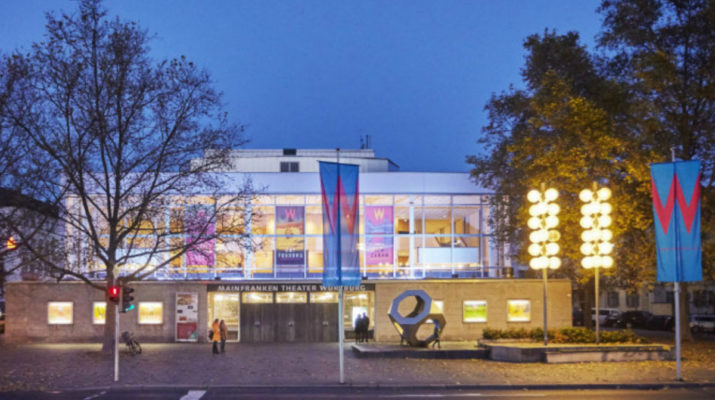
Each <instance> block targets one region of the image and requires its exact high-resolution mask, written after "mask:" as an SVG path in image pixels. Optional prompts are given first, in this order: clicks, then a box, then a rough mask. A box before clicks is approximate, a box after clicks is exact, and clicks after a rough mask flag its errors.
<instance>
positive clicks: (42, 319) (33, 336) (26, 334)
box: [5, 279, 571, 343]
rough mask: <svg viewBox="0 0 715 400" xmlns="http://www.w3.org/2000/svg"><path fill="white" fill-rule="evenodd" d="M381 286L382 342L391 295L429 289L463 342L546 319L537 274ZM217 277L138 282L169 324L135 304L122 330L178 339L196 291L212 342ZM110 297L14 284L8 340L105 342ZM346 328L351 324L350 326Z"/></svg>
mask: <svg viewBox="0 0 715 400" xmlns="http://www.w3.org/2000/svg"><path fill="white" fill-rule="evenodd" d="M369 283H371V284H372V283H374V285H375V296H374V310H373V311H374V314H373V315H374V316H375V318H374V320H373V322H374V337H375V339H376V340H378V341H387V342H390V341H399V340H400V337H399V336H398V334H397V331H396V330H395V328H394V326H393V325H392V323H391V322H390V320H389V318H388V316H387V312H388V310H389V308H390V305H391V304H392V300H393V299H394V298H395V297H397V296H398V295H400V294H401V293H402V292H403V291H405V290H408V289H422V290H425V291H426V292H427V294H428V295H430V296H431V297H432V298H433V299H434V300H438V301H442V302H443V304H444V316H445V318H446V321H447V322H446V325H445V328H444V331H443V333H442V340H445V341H457V340H459V341H462V340H477V339H479V338H481V334H482V330H483V329H484V328H485V327H487V326H488V327H491V328H499V329H504V328H512V327H513V328H520V327H523V328H527V329H530V328H535V327H541V326H542V324H543V311H542V310H543V292H542V288H543V287H542V281H541V280H531V279H493V280H466V279H459V280H457V279H454V280H419V281H417V280H415V281H407V280H400V281H369ZM215 284H216V282H214V281H162V282H156V281H149V282H132V283H131V285H130V286H131V287H132V288H134V289H135V292H134V293H133V296H134V298H135V301H134V303H135V304H138V303H139V302H140V301H141V302H145V301H151V302H161V303H163V321H162V323H161V324H158V325H139V324H138V311H137V310H136V309H135V310H133V311H130V312H129V313H126V314H120V330H121V331H124V330H128V331H131V332H134V334H135V336H136V337H137V338H139V339H140V341H144V342H174V341H175V329H176V328H175V325H176V293H177V292H192V293H197V294H198V298H199V303H198V318H199V321H198V332H199V341H201V342H205V341H206V331H207V329H206V327H207V326H208V325H209V324H208V290H207V286H208V285H215ZM510 299H523V300H529V301H530V302H531V318H530V320H529V321H528V322H507V300H510ZM466 300H486V301H487V322H479V323H468V322H463V302H464V301H466ZM54 301H68V302H72V303H73V322H72V324H68V325H50V324H49V323H48V303H49V302H54ZM95 301H104V290H98V289H95V288H93V287H91V286H89V285H87V284H85V283H83V282H61V283H53V282H12V283H8V284H7V286H6V311H7V317H6V333H5V340H6V341H7V342H9V343H10V342H12V343H25V342H88V341H97V342H99V341H100V340H101V338H102V336H103V335H104V325H95V324H93V323H92V306H93V304H92V303H93V302H95ZM412 307H414V303H413V304H409V301H405V302H403V303H402V304H401V307H400V311H401V312H402V313H403V315H404V314H405V313H407V312H409V311H410V310H411V308H412ZM107 317H108V318H113V317H114V314H113V308H112V307H108V315H107ZM548 318H549V328H561V327H565V326H571V283H570V281H568V280H557V279H554V280H549V282H548ZM346 329H351V328H347V327H346ZM431 334H432V325H431V324H424V325H423V326H422V329H421V330H420V333H419V334H418V336H419V335H424V336H425V337H426V336H429V335H431Z"/></svg>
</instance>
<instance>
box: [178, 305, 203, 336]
mask: <svg viewBox="0 0 715 400" xmlns="http://www.w3.org/2000/svg"><path fill="white" fill-rule="evenodd" d="M198 328H199V295H198V293H176V341H177V342H196V341H198V339H199V329H198Z"/></svg>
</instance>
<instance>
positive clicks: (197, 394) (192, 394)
mask: <svg viewBox="0 0 715 400" xmlns="http://www.w3.org/2000/svg"><path fill="white" fill-rule="evenodd" d="M204 394H206V391H205V390H189V393H186V394H185V395H184V396H183V397H182V398H180V399H179V400H199V399H200V398H201V397H202V396H203V395H204Z"/></svg>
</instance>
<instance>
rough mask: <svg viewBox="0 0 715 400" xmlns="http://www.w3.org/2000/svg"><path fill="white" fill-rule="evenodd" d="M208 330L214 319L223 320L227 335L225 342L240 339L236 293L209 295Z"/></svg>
mask: <svg viewBox="0 0 715 400" xmlns="http://www.w3.org/2000/svg"><path fill="white" fill-rule="evenodd" d="M208 303H209V327H208V328H209V329H210V328H211V324H212V323H213V321H214V319H216V318H218V319H219V320H224V322H225V323H226V328H227V329H228V334H227V337H226V340H227V341H229V342H237V341H239V340H240V338H241V332H240V328H239V327H240V324H239V310H240V307H239V306H238V293H209V301H208Z"/></svg>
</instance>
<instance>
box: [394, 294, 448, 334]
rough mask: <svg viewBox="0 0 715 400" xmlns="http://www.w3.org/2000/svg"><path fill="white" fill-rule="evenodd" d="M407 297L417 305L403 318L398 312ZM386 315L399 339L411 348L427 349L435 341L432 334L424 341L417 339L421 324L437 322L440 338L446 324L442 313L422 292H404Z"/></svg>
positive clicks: (395, 300) (396, 298)
mask: <svg viewBox="0 0 715 400" xmlns="http://www.w3.org/2000/svg"><path fill="white" fill-rule="evenodd" d="M408 297H414V298H415V300H417V304H416V305H415V309H414V310H412V311H411V312H410V313H409V314H407V315H405V316H403V315H401V314H400V312H399V307H400V303H401V302H402V301H403V300H404V299H406V298H408ZM387 315H388V317H390V321H392V324H393V325H394V326H395V329H397V333H398V334H399V335H400V337H401V338H402V339H403V340H405V341H406V342H407V344H408V345H410V346H413V347H427V346H428V345H429V344H430V343H432V342H433V341H434V340H435V335H434V334H432V335H430V336H428V337H427V338H426V339H424V340H420V339H418V338H417V331H418V330H419V329H420V326H422V324H424V323H425V322H427V321H429V320H434V321H437V322H439V336H442V331H443V330H444V326H445V325H446V324H447V321H446V320H445V319H444V315H443V314H442V312H441V311H440V310H438V309H437V306H436V305H435V304H434V302H432V298H431V297H430V296H429V295H428V294H427V293H426V292H425V291H424V290H406V291H404V292H403V293H402V294H401V295H399V296H397V297H395V299H394V300H392V305H391V306H390V311H388V313H387Z"/></svg>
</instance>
